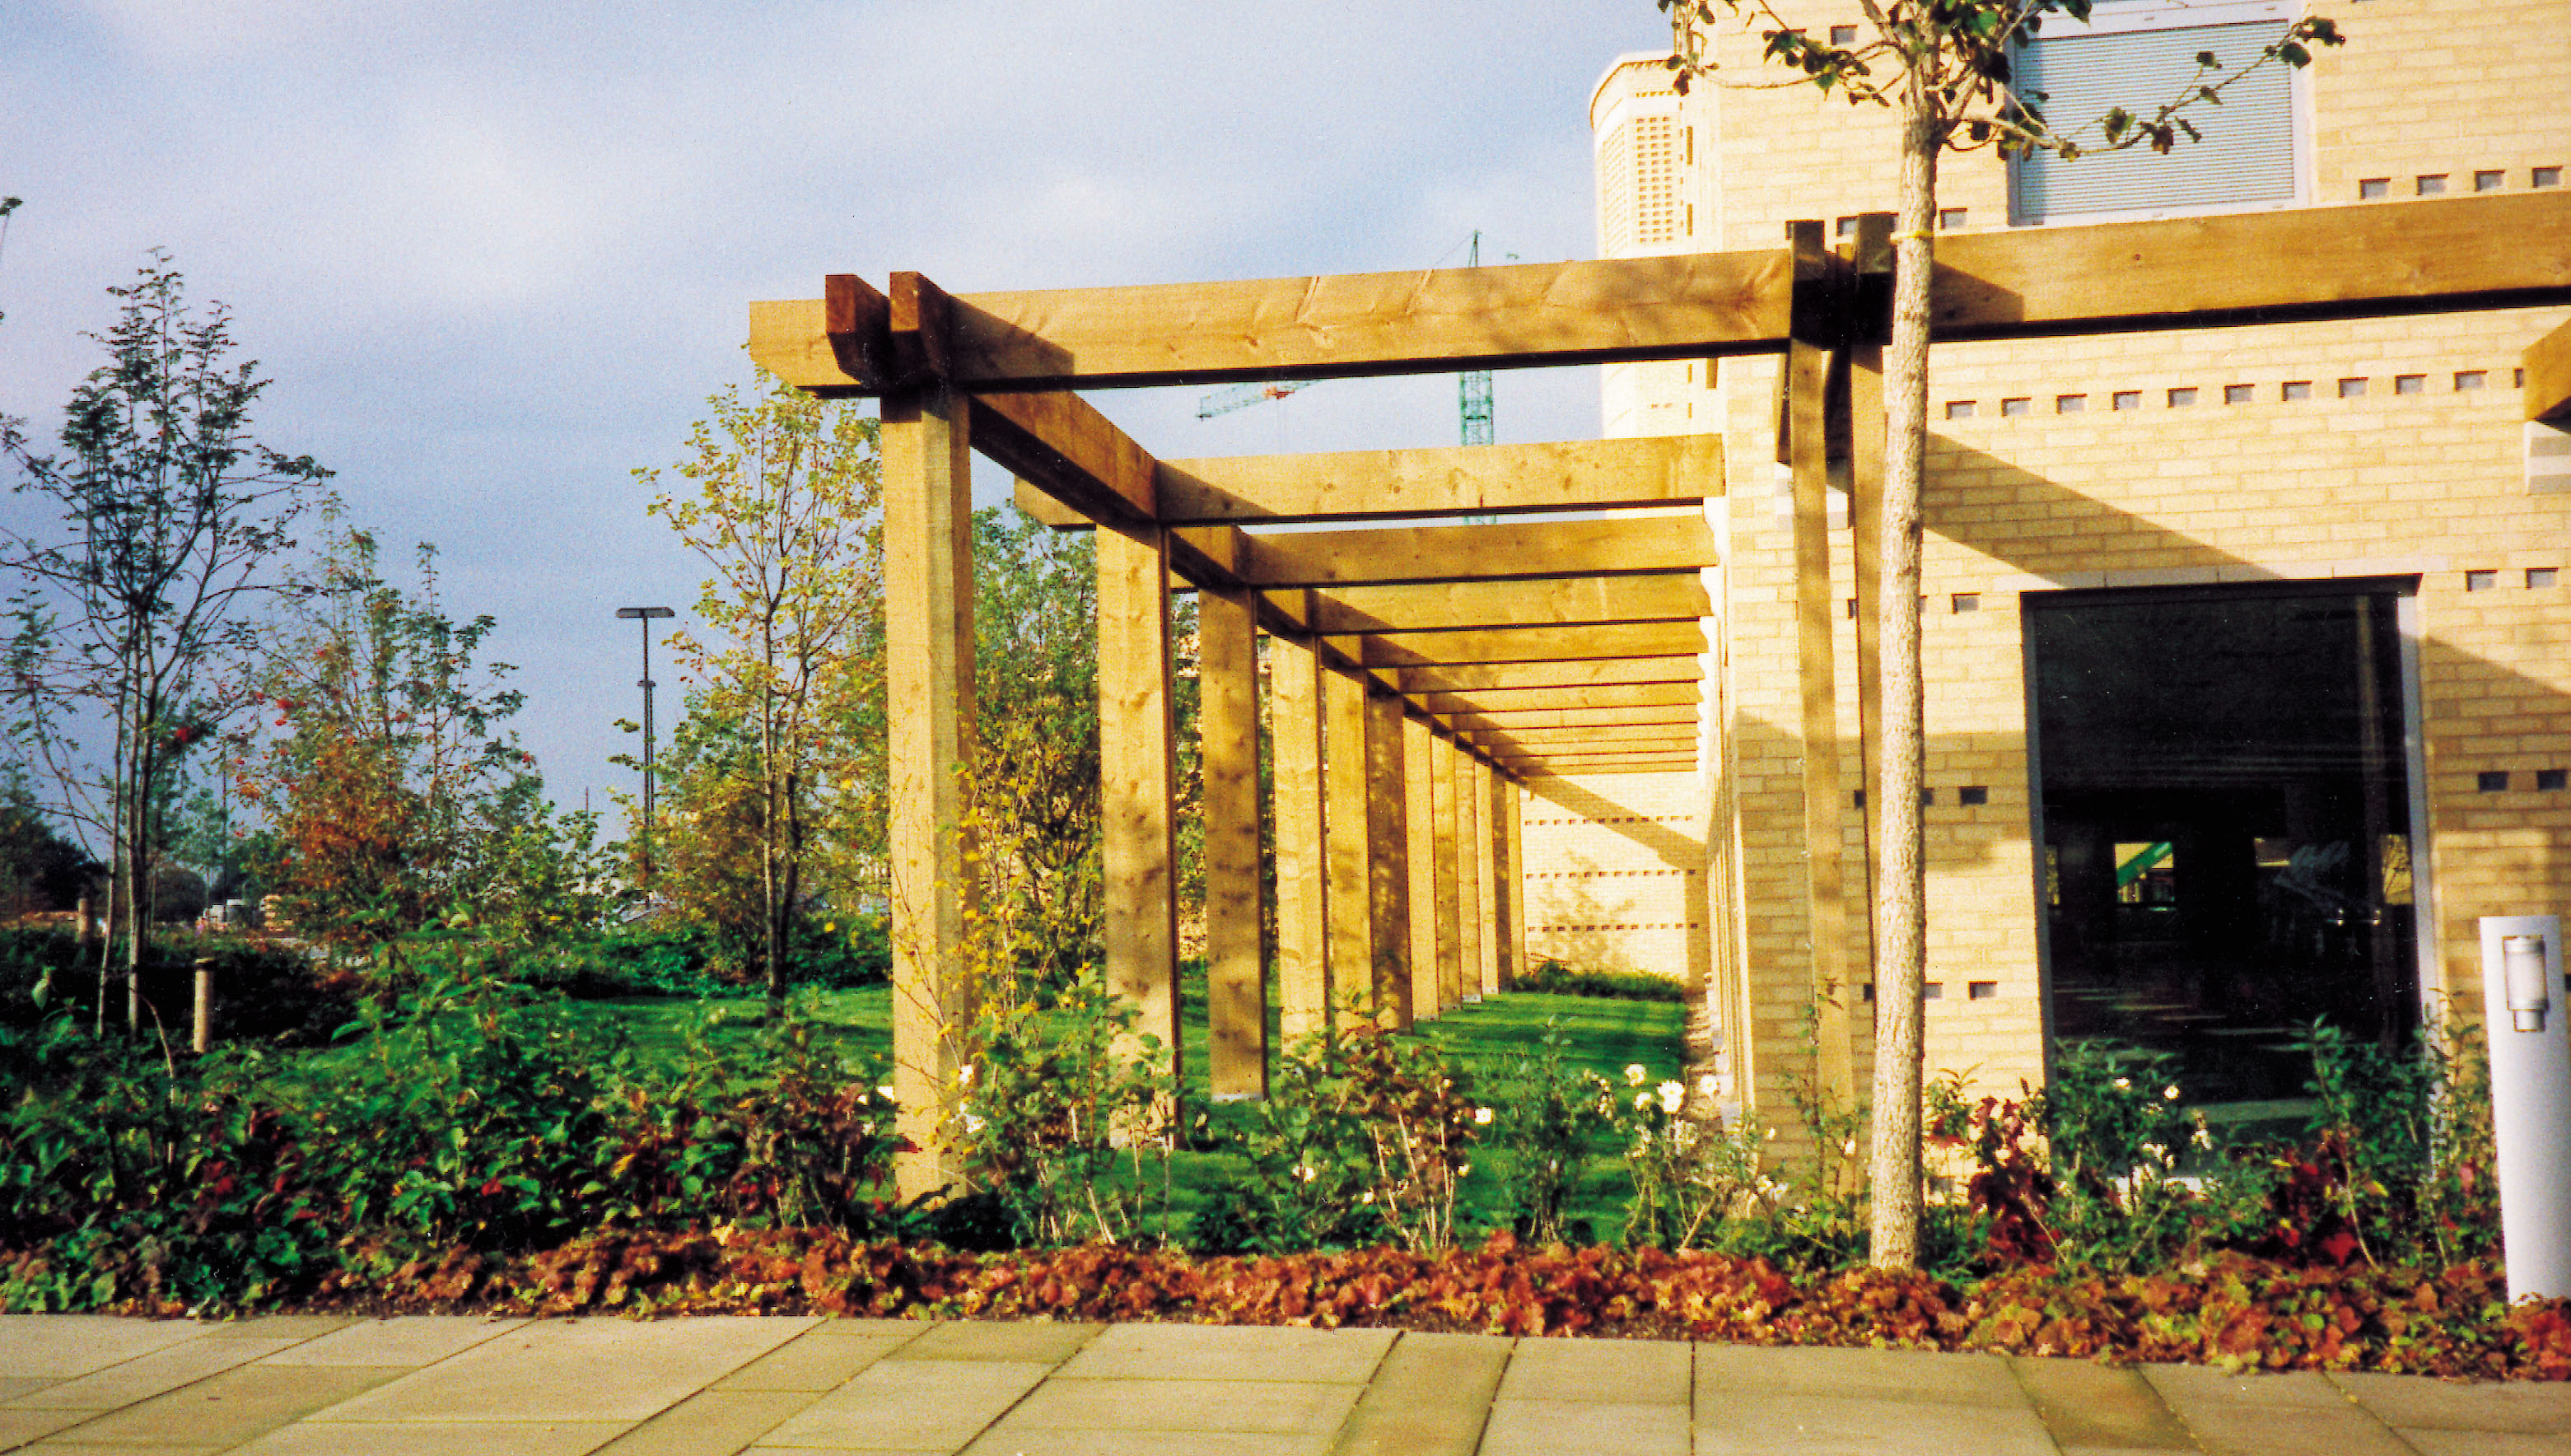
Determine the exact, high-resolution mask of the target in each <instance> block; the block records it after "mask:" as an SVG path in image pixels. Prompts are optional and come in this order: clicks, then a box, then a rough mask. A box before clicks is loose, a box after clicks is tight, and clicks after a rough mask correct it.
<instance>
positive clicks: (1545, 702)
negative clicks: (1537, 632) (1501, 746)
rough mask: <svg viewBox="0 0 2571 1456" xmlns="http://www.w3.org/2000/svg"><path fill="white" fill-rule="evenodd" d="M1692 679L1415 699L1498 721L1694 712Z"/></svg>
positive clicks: (1430, 707) (1432, 708)
mask: <svg viewBox="0 0 2571 1456" xmlns="http://www.w3.org/2000/svg"><path fill="white" fill-rule="evenodd" d="M1700 697H1701V695H1700V694H1699V692H1698V689H1697V685H1696V684H1695V683H1694V682H1693V681H1689V682H1669V683H1626V684H1613V685H1608V686H1594V685H1588V684H1573V685H1552V686H1526V687H1518V688H1483V689H1476V690H1473V691H1470V692H1462V693H1445V692H1433V693H1432V692H1422V693H1418V694H1415V695H1414V698H1413V701H1415V702H1416V703H1418V705H1419V706H1420V708H1421V709H1422V710H1423V711H1425V712H1428V713H1433V714H1449V715H1451V714H1483V715H1486V716H1489V717H1491V718H1493V719H1495V720H1499V719H1510V718H1514V717H1515V716H1516V715H1520V714H1527V713H1587V712H1593V711H1596V712H1605V711H1613V710H1617V709H1637V710H1645V709H1671V708H1682V707H1683V708H1684V709H1686V710H1688V711H1690V712H1693V711H1694V709H1695V708H1696V705H1697V703H1698V701H1699V699H1700Z"/></svg>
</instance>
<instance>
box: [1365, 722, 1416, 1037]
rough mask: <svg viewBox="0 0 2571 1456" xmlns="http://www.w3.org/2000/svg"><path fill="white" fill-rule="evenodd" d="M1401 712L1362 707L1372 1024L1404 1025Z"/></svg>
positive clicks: (1406, 890)
mask: <svg viewBox="0 0 2571 1456" xmlns="http://www.w3.org/2000/svg"><path fill="white" fill-rule="evenodd" d="M1401 723H1402V706H1401V699H1400V697H1399V696H1398V695H1396V694H1392V693H1369V694H1367V695H1366V704H1365V765H1366V839H1367V853H1368V864H1367V875H1366V883H1367V895H1368V901H1367V904H1368V908H1369V909H1370V911H1371V914H1372V921H1373V933H1372V940H1373V949H1374V981H1373V986H1374V993H1373V994H1374V1020H1375V1025H1377V1026H1380V1027H1383V1028H1385V1029H1386V1030H1390V1031H1400V1030H1404V1029H1406V1028H1407V1027H1409V1025H1410V914H1411V905H1410V825H1409V818H1410V815H1409V808H1410V805H1409V803H1408V801H1407V799H1406V798H1405V796H1404V795H1403V792H1402V786H1401V785H1402V771H1401V770H1402V760H1401Z"/></svg>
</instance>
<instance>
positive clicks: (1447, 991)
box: [1429, 738, 1464, 1007]
mask: <svg viewBox="0 0 2571 1456" xmlns="http://www.w3.org/2000/svg"><path fill="white" fill-rule="evenodd" d="M1463 756H1464V755H1463V754H1462V753H1461V752H1459V751H1457V749H1456V747H1455V742H1454V740H1453V739H1452V738H1438V739H1437V740H1436V748H1435V750H1434V752H1433V754H1432V757H1433V758H1434V759H1435V768H1434V771H1433V773H1432V775H1431V777H1430V779H1429V797H1430V800H1431V801H1432V802H1433V803H1434V804H1435V806H1436V807H1435V810H1434V811H1435V813H1436V816H1437V823H1436V828H1435V832H1434V834H1433V836H1432V848H1433V850H1434V852H1435V854H1436V856H1437V868H1436V890H1437V903H1436V905H1435V906H1434V908H1433V910H1432V911H1431V912H1430V913H1432V914H1433V915H1434V917H1435V919H1436V921H1437V1004H1438V1005H1439V1006H1440V1007H1448V1006H1460V1005H1462V1004H1463V1002H1464V956H1463V937H1462V929H1463V926H1462V919H1461V912H1462V910H1463V899H1462V896H1461V895H1459V894H1458V893H1457V891H1458V888H1459V886H1458V883H1457V876H1456V871H1457V868H1458V865H1457V862H1456V861H1457V855H1456V850H1457V848H1458V840H1457V837H1456V830H1457V829H1458V828H1460V827H1461V825H1462V814H1461V805H1459V804H1458V803H1456V801H1455V788H1456V784H1455V765H1456V763H1457V761H1458V760H1460V759H1461V758H1462V757H1463Z"/></svg>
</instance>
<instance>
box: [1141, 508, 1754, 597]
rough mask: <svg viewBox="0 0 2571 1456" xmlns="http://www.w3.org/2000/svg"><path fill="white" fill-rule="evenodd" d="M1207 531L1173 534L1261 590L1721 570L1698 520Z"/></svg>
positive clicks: (1692, 516)
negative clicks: (1261, 532) (1219, 533)
mask: <svg viewBox="0 0 2571 1456" xmlns="http://www.w3.org/2000/svg"><path fill="white" fill-rule="evenodd" d="M1212 529H1220V528H1207V527H1181V528H1179V529H1178V531H1177V532H1176V533H1175V534H1177V535H1178V536H1179V537H1181V538H1182V539H1186V540H1189V541H1190V542H1192V543H1193V544H1195V545H1197V546H1198V547H1199V549H1200V550H1202V551H1204V552H1205V554H1206V555H1207V556H1209V557H1211V558H1213V559H1215V560H1217V561H1219V562H1220V563H1221V564H1222V566H1223V567H1224V569H1226V570H1228V571H1229V572H1231V573H1232V574H1233V575H1234V576H1235V577H1237V578H1239V579H1240V580H1241V581H1243V582H1245V583H1248V584H1250V585H1252V586H1259V587H1345V586H1358V585H1364V584H1368V583H1391V582H1439V581H1449V582H1451V581H1509V580H1518V579H1526V578H1540V577H1585V576H1606V575H1614V574H1620V573H1631V572H1674V571H1695V570H1698V569H1701V568H1704V567H1711V566H1719V565H1721V564H1722V559H1723V558H1722V555H1721V553H1720V551H1719V550H1718V549H1717V546H1716V543H1715V539H1714V532H1713V530H1712V529H1711V528H1710V527H1708V526H1707V525H1706V521H1705V517H1704V516H1703V515H1702V514H1700V513H1697V512H1694V511H1691V512H1688V513H1687V514H1685V515H1673V516H1612V517H1609V518H1607V519H1604V520H1595V521H1541V522H1504V523H1502V524H1499V525H1492V526H1405V527H1387V528H1383V529H1378V530H1372V531H1288V532H1276V533H1272V534H1269V535H1252V534H1250V533H1248V532H1243V531H1234V532H1232V533H1231V534H1230V535H1228V536H1224V537H1220V538H1218V537H1215V536H1213V535H1211V534H1210V531H1211V530H1212Z"/></svg>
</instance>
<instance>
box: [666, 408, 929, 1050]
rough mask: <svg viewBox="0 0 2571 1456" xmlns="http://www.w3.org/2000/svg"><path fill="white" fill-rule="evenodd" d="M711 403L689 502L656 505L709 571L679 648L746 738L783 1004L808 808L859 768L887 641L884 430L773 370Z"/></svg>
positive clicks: (765, 909) (698, 430) (768, 936)
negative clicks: (852, 752)
mask: <svg viewBox="0 0 2571 1456" xmlns="http://www.w3.org/2000/svg"><path fill="white" fill-rule="evenodd" d="M707 403H708V404H709V405H710V406H711V407H712V409H713V414H712V416H711V417H710V418H708V419H705V420H702V421H700V422H699V423H698V424H697V426H696V427H695V428H694V429H693V430H691V431H690V432H689V436H688V443H687V446H686V456H685V458H684V459H683V460H682V461H681V463H680V464H679V465H678V466H676V467H675V468H676V471H677V473H678V475H679V477H680V479H682V480H684V481H687V482H689V483H690V485H691V486H693V488H694V491H693V494H690V495H686V496H681V495H676V494H662V495H658V496H656V497H654V499H653V501H652V504H651V506H650V508H649V509H650V512H651V514H653V515H656V516H659V517H661V518H663V519H664V520H667V521H668V522H669V523H670V525H671V528H672V529H673V530H675V531H677V532H678V533H679V538H680V539H681V540H682V541H685V542H686V543H687V544H688V546H689V547H690V548H691V549H693V550H694V551H695V552H696V553H697V555H698V556H699V557H701V558H703V559H704V561H705V562H706V564H707V565H708V566H709V567H711V568H712V569H713V571H714V573H715V574H714V576H713V577H711V578H709V579H708V580H707V581H706V583H705V585H704V588H703V590H702V591H701V592H700V593H699V595H698V598H697V620H698V621H699V623H700V624H702V628H703V635H702V636H701V635H699V633H696V632H690V631H684V630H683V631H680V632H677V633H673V634H672V635H671V639H670V641H671V644H672V646H674V647H675V648H676V649H677V650H678V652H679V655H680V660H681V662H682V664H683V665H684V667H685V669H686V671H687V672H688V674H689V676H690V677H691V678H693V679H694V680H695V681H696V682H697V683H698V684H699V685H700V686H701V688H702V691H703V693H704V695H705V696H704V701H703V709H704V711H705V712H706V713H708V714H710V715H712V716H713V718H714V719H715V720H717V721H719V722H723V723H727V724H733V725H737V726H738V728H739V731H740V732H741V734H742V737H743V743H744V749H745V751H744V753H743V754H742V755H741V756H742V760H743V762H744V766H745V767H746V768H747V769H748V772H749V775H750V776H749V783H748V785H747V786H748V787H749V788H750V789H751V799H750V802H749V805H748V806H749V808H750V811H751V813H752V815H753V827H754V832H755V834H756V838H757V841H758V854H759V866H758V882H759V890H760V905H761V911H762V914H761V927H762V937H761V938H762V944H761V951H762V962H763V965H764V968H765V979H766V982H767V987H768V994H769V996H770V998H771V1000H773V999H776V998H780V997H782V996H783V995H784V994H785V965H786V958H787V956H788V954H789V952H790V950H791V948H792V946H791V940H792V936H793V932H794V926H795V922H796V918H797V912H798V907H799V905H800V902H801V900H802V898H803V877H804V871H805V868H806V861H807V855H808V852H809V847H810V846H809V838H810V828H811V820H810V812H811V808H812V800H813V798H814V795H815V794H816V793H826V792H829V791H831V790H832V787H833V785H837V784H840V783H842V782H844V781H845V780H846V779H848V778H849V777H850V776H851V774H852V770H851V766H850V760H849V749H848V744H847V739H846V735H845V734H844V733H842V732H839V731H837V728H836V726H837V725H839V724H842V723H844V722H845V721H847V719H848V718H849V717H850V716H851V712H852V711H851V709H850V707H849V705H850V703H851V701H852V700H857V699H862V698H863V697H864V696H865V695H866V686H867V684H868V682H869V681H871V680H872V679H873V678H876V677H879V676H880V672H881V669H880V666H879V664H878V663H876V662H873V661H869V660H868V659H867V658H866V657H865V656H864V655H863V650H864V648H865V647H866V646H867V645H868V644H870V643H875V642H880V641H881V635H880V633H879V632H875V631H870V630H869V622H870V619H871V618H872V617H874V616H876V615H879V614H880V610H881V602H882V592H883V588H882V567H881V554H882V545H881V536H880V531H879V521H878V516H877V507H878V505H879V503H880V499H881V495H882V484H881V479H880V475H879V468H878V457H877V447H876V438H875V435H876V422H875V421H874V420H872V419H869V418H866V417H865V416H862V415H860V414H858V413H857V411H856V409H855V408H854V407H853V406H851V405H848V404H844V403H840V402H837V401H831V400H822V399H815V398H813V397H811V396H809V395H807V394H804V393H802V392H801V391H800V390H797V389H794V388H791V387H789V386H787V385H785V384H783V383H781V382H779V381H778V380H777V379H776V378H775V376H773V375H771V374H770V373H768V372H767V371H766V370H762V371H761V372H760V375H759V378H758V381H757V383H756V384H755V385H754V386H753V391H752V394H751V397H750V398H748V399H747V400H745V399H744V398H743V397H742V395H741V392H740V391H739V390H737V389H726V390H725V391H724V392H722V393H721V394H718V395H715V396H714V397H713V398H711V399H709V400H708V401H707ZM634 474H635V478H636V479H637V480H639V481H641V482H642V483H643V484H644V485H646V486H651V487H656V488H657V487H658V486H660V484H661V481H662V476H661V472H660V471H658V470H637V471H636V472H634Z"/></svg>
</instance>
